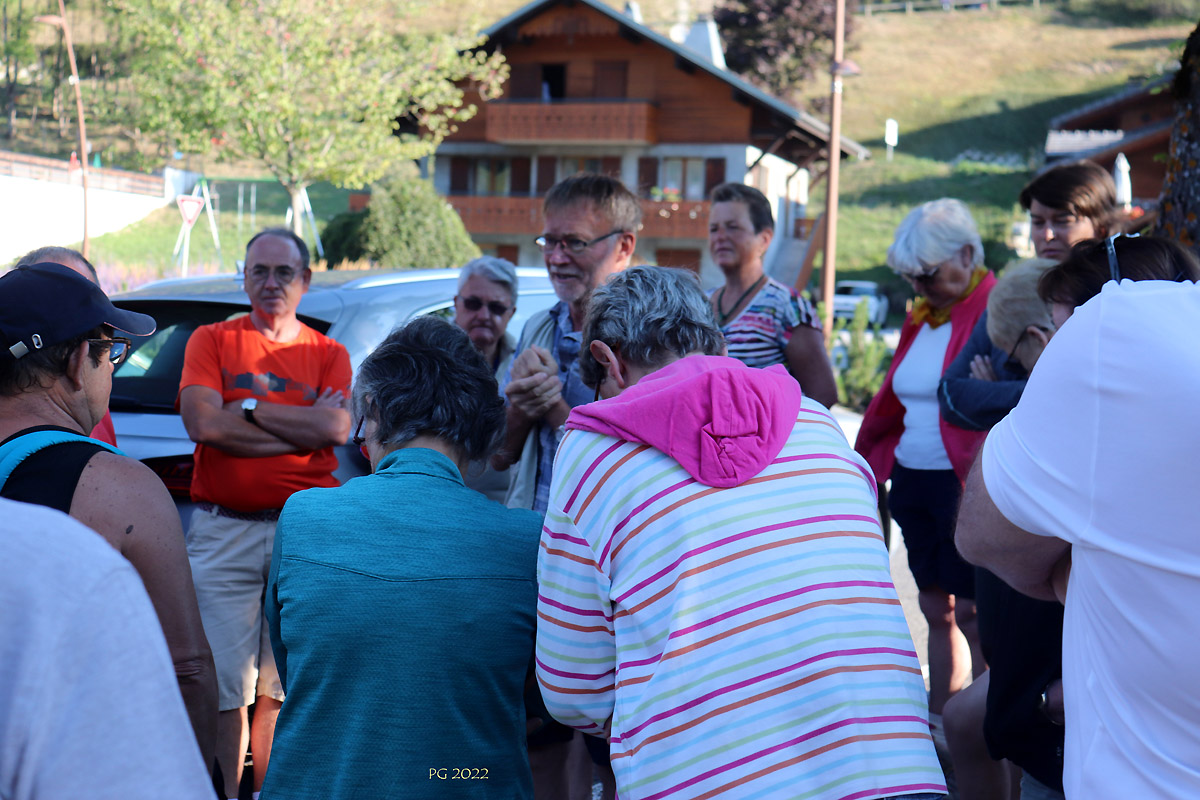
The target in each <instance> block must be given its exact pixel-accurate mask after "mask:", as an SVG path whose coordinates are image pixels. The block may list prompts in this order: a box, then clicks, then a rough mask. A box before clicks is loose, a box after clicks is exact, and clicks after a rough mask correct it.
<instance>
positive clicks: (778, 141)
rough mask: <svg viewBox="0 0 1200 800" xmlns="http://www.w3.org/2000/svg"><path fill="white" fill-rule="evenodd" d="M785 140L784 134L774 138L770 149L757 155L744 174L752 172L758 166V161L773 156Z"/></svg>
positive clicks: (785, 135)
mask: <svg viewBox="0 0 1200 800" xmlns="http://www.w3.org/2000/svg"><path fill="white" fill-rule="evenodd" d="M786 138H787V134H786V133H785V134H782V135H780V136H776V137H775V141H773V142H771V145H770V147H768V148H767V149H766V150H763V151H762V152H761V153H759V154H758V158H756V159H754V163H753V164H751V165H750V166H749V167H748V168H747V169H746V172H750V171H751V170H753V169H754V168H755V167H757V166H758V164H759V162H760V161H762V160H763V159H764V158H766V157H767V156H769V155H772V154H774V152H775V151H776V150H778V149H779V148H780V146H781V145H782V144H783V141H784V139H786Z"/></svg>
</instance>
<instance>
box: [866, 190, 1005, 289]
mask: <svg viewBox="0 0 1200 800" xmlns="http://www.w3.org/2000/svg"><path fill="white" fill-rule="evenodd" d="M968 244H969V245H971V250H972V263H973V265H974V266H976V267H978V266H982V265H983V241H982V240H981V239H980V238H979V229H978V228H977V227H976V226H975V220H974V219H973V218H972V217H971V212H970V210H969V209H968V208H967V205H966V203H964V202H963V201H961V200H955V199H954V198H953V197H943V198H942V199H940V200H930V201H929V202H928V203H922V204H921V205H919V206H917V207H916V208H914V209H913V210H912V211H910V212H908V216H907V217H905V218H904V221H903V222H901V223H900V225H899V227H897V228H896V236H895V239H894V240H893V241H892V245H891V247H889V248H888V252H887V263H888V266H889V267H891V268H892V270H893V271H894V272H896V273H897V274H900V275H920V274H921V273H924V272H929V271H930V270H931V269H932V268H933V267H934V266H936V265H937V264H941V263H942V262H944V261H948V260H950V259H951V258H952V257H953V256H954V254H955V253H957V252H958V251H959V250H961V249H962V247H963V245H968Z"/></svg>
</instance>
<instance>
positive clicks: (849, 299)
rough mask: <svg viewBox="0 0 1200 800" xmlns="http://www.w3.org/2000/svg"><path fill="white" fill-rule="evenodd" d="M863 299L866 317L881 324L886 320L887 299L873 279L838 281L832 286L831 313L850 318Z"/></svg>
mask: <svg viewBox="0 0 1200 800" xmlns="http://www.w3.org/2000/svg"><path fill="white" fill-rule="evenodd" d="M863 300H866V301H867V319H868V320H869V321H870V323H871V324H872V325H879V326H882V325H883V324H884V323H885V322H886V321H887V315H888V299H887V295H885V294H884V293H883V290H882V289H880V288H879V284H878V283H875V281H838V282H837V284H836V285H835V286H834V287H833V315H834V316H835V317H847V318H852V317H853V316H854V310H855V309H856V308H858V304H859V303H860V302H862V301H863Z"/></svg>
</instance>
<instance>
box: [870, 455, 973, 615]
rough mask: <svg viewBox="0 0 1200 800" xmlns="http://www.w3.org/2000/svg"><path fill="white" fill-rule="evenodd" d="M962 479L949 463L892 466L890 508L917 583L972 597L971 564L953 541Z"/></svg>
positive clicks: (889, 494) (920, 585) (958, 595)
mask: <svg viewBox="0 0 1200 800" xmlns="http://www.w3.org/2000/svg"><path fill="white" fill-rule="evenodd" d="M961 497H962V484H961V483H960V482H959V480H958V476H957V475H955V474H954V470H952V469H908V468H907V467H902V466H900V465H899V464H896V465H895V467H893V468H892V488H891V490H890V491H888V508H889V509H890V510H891V512H892V518H893V519H895V520H896V524H897V525H899V526H900V532H901V533H902V534H903V535H904V547H905V549H907V550H908V568H909V569H911V570H912V574H913V578H914V579H915V580H916V582H917V588H918V589H933V588H940V589H942V591H944V592H947V593H949V594H952V595H955V596H956V597H965V598H969V599H970V598H974V597H975V568H974V567H972V566H971V565H970V564H968V563H967V562H966V561H963V558H962V556H960V555H959V554H958V549H957V548H956V547H955V546H954V525H955V522H956V521H957V519H958V502H959V500H960V498H961Z"/></svg>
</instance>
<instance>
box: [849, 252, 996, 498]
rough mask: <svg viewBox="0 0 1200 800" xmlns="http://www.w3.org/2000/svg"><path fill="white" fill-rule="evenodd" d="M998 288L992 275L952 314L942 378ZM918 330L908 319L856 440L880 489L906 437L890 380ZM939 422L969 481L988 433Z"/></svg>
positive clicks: (949, 449)
mask: <svg viewBox="0 0 1200 800" xmlns="http://www.w3.org/2000/svg"><path fill="white" fill-rule="evenodd" d="M995 285H996V276H995V275H993V274H992V273H991V272H989V273H988V274H987V276H986V277H984V279H983V281H982V282H980V284H979V286H977V287H975V291H973V292H971V294H970V296H968V297H967V298H966V299H965V300H960V301H959V302H958V303H957V304H956V305H955V306H954V307H953V308H952V309H950V324H951V326H952V327H951V329H950V344H949V345H948V346H947V347H946V360H945V361H943V362H942V371H943V372H945V371H946V367H948V366H949V365H950V362H951V361H953V360H954V357H955V356H957V355H958V353H959V351H960V350H962V349H963V347H964V346H965V345H966V343H967V339H968V338H970V336H971V331H972V330H974V329H975V323H976V322H978V321H979V317H980V316H982V315H983V312H984V311H985V310H987V299H988V294H989V293H990V292H991V291H992V287H993V286H995ZM920 329H921V328H920V326H919V325H914V324H913V321H912V314H911V313H909V315H908V316H907V317H906V318H905V320H904V325H903V327H901V328H900V343H899V345H897V346H896V355H895V357H893V358H892V365H891V367H889V368H888V372H887V375H886V376H885V377H884V379H883V386H881V387H880V388H879V393H878V394H876V395H875V397H874V398H873V399H872V400H871V404H870V405H869V406H867V411H866V413H865V414H864V415H863V421H862V427H860V428H859V429H858V438H857V439H856V440H855V441H854V449H855V450H857V451H858V452H859V453H861V454H862V456H863V458H865V459H866V460H867V463H868V464H870V465H871V469H873V470H874V471H875V480H877V481H878V482H879V483H883V482H884V481H886V480H887V479H888V478H890V477H891V475H892V467H893V466H894V465H895V463H896V445H897V444H899V442H900V434H901V433H903V432H904V406H903V405H901V404H900V399H899V398H897V397H896V393H895V392H894V391H892V375H893V374H894V373H895V372H896V367H898V366H899V365H900V362H901V361H903V360H904V355H905V354H906V353H907V352H908V348H910V347H911V346H912V343H913V340H914V339H915V338H917V331H919V330H920ZM938 422H939V427H940V428H941V431H942V444H944V445H945V446H946V455H948V456H949V457H950V463H951V465H953V467H954V472H955V474H956V475H958V479H959V480H960V481H965V480H966V479H967V472H968V471H969V470H970V469H971V462H972V461H974V460H975V453H976V451H978V450H979V447H980V446H981V445H982V444H983V440H984V438H985V437H986V436H987V432H986V431H968V430H964V429H963V428H957V427H955V426H953V425H951V424H950V423H949V422H946V420H945V419H941V418H939V420H938Z"/></svg>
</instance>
